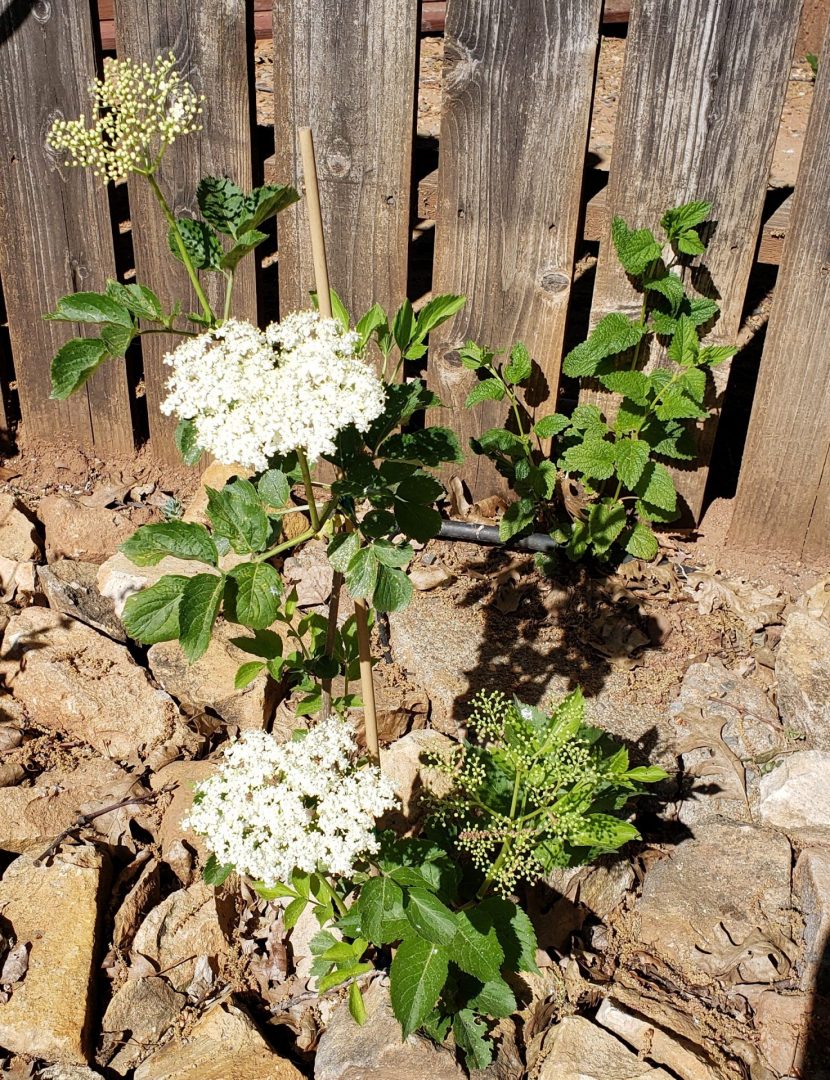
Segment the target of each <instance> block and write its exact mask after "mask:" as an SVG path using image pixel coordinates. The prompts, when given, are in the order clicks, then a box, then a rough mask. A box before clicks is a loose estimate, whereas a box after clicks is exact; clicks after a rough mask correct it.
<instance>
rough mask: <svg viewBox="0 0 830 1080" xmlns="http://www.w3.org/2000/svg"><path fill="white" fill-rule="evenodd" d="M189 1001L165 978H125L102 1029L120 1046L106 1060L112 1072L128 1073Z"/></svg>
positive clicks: (103, 1021)
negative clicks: (131, 979) (130, 979)
mask: <svg viewBox="0 0 830 1080" xmlns="http://www.w3.org/2000/svg"><path fill="white" fill-rule="evenodd" d="M186 1004H187V998H186V997H185V996H184V994H177V993H176V991H175V990H172V989H171V988H170V985H169V984H168V983H167V982H166V981H165V980H164V979H157V978H154V977H150V978H147V979H136V980H135V981H133V982H126V983H124V985H123V986H122V987H121V989H120V990H118V991H117V992H116V993H115V994H114V995H113V998H112V1000H111V1001H110V1003H109V1005H108V1006H107V1011H106V1012H105V1013H104V1019H103V1020H102V1021H101V1033H102V1035H103V1036H104V1040H105V1041H107V1036H109V1037H110V1039H111V1040H112V1041H113V1042H114V1043H116V1042H117V1043H120V1044H121V1046H120V1049H119V1050H118V1052H117V1053H116V1054H115V1056H114V1057H113V1058H111V1059H110V1060H109V1061H108V1062H107V1063H106V1064H107V1066H108V1068H110V1069H112V1070H113V1072H117V1073H118V1074H119V1075H120V1076H125V1075H126V1074H127V1073H128V1072H129V1070H130V1069H134V1068H135V1066H136V1065H138V1064H139V1063H140V1062H141V1061H142V1060H143V1059H144V1058H145V1057H147V1053H148V1050H149V1049H150V1048H151V1047H153V1046H157V1045H158V1043H159V1041H160V1040H161V1038H162V1036H163V1035H164V1034H165V1032H166V1031H167V1030H168V1029H169V1028H170V1027H171V1025H172V1024H173V1023H174V1022H175V1020H176V1018H177V1017H178V1015H179V1013H180V1012H181V1010H182V1009H183V1008H184V1006H185V1005H186Z"/></svg>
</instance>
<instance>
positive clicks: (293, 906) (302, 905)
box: [282, 896, 309, 930]
mask: <svg viewBox="0 0 830 1080" xmlns="http://www.w3.org/2000/svg"><path fill="white" fill-rule="evenodd" d="M308 904H309V900H308V897H307V896H298V897H297V898H296V899H294V900H292V901H291V903H290V904H288V905H287V906H286V908H285V910H284V911H283V913H282V925H283V926H284V927H285V929H286V930H293V929H294V927H295V926H296V925H297V922H298V920H299V918H300V916H301V915H302V913H303V912H304V911H305V909H306V908H307V907H308Z"/></svg>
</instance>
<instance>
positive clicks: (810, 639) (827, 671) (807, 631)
mask: <svg viewBox="0 0 830 1080" xmlns="http://www.w3.org/2000/svg"><path fill="white" fill-rule="evenodd" d="M775 678H776V680H777V682H778V709H779V712H780V713H781V719H782V720H783V721H784V723H785V724H786V725H787V726H788V727H790V728H792V729H793V730H794V731H797V732H802V733H803V734H805V735H807V736H808V737H809V739H810V742H811V743H812V745H813V746H815V747H816V748H817V749H818V750H830V624H828V623H827V622H826V621H825V620H824V619H816V618H813V617H812V616H811V615H808V614H806V613H805V612H802V611H794V612H793V613H792V614H791V615H790V616H789V618H788V619H787V624H786V626H785V627H784V632H783V633H782V635H781V641H780V643H779V645H778V650H777V652H776V656H775Z"/></svg>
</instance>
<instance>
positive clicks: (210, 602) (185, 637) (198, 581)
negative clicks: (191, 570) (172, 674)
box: [179, 574, 225, 663]
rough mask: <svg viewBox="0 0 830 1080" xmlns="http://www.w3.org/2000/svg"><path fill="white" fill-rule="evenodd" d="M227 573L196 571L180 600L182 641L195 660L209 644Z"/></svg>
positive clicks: (180, 637)
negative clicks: (199, 572) (216, 573)
mask: <svg viewBox="0 0 830 1080" xmlns="http://www.w3.org/2000/svg"><path fill="white" fill-rule="evenodd" d="M224 587H225V577H224V574H222V575H215V574H196V576H195V577H192V578H188V580H187V583H186V585H185V586H184V588H183V589H182V596H181V600H180V602H179V641H180V643H181V646H182V652H183V653H184V655H185V656H186V657H187V659H188V660H189V661H190V662H191V663H193V661H194V660H198V659H199V657H200V656H203V655H204V654H205V652H206V650H207V647H208V645H209V644H210V635H211V632H212V630H213V624H214V623H215V622H216V616H217V615H218V613H219V604H220V603H221V601H222V592H223V590H224Z"/></svg>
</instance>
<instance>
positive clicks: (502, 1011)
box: [467, 978, 516, 1020]
mask: <svg viewBox="0 0 830 1080" xmlns="http://www.w3.org/2000/svg"><path fill="white" fill-rule="evenodd" d="M467 1005H468V1007H469V1008H471V1009H475V1011H476V1012H479V1013H484V1015H485V1016H491V1017H493V1019H494V1020H499V1019H501V1018H502V1017H505V1016H510V1015H511V1013H514V1012H515V1011H516V996H515V994H514V993H513V991H512V990H511V989H510V987H509V986H508V984H507V983H506V982H505V981H504V979H501V978H499V979H492V980H491V981H490V982H486V983H484V985H483V986H482V987H481V989H480V990H479V991H478V993H477V994H474V995H473V996H472V997H471V998H469V999H468V1001H467Z"/></svg>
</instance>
